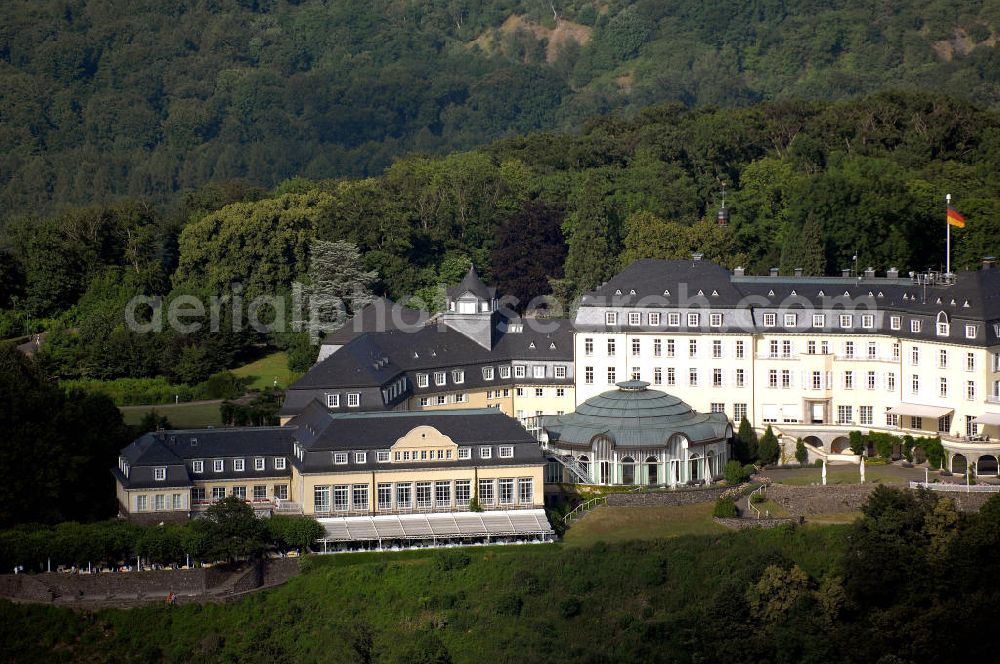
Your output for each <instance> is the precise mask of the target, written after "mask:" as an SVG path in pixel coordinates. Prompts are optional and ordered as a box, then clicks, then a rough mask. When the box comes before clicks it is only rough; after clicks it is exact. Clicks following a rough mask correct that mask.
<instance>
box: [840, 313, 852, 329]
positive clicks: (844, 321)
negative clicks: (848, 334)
mask: <svg viewBox="0 0 1000 664" xmlns="http://www.w3.org/2000/svg"><path fill="white" fill-rule="evenodd" d="M853 326H854V316H852V315H851V314H840V327H842V328H843V329H845V330H849V329H851V328H852V327H853Z"/></svg>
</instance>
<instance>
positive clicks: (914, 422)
mask: <svg viewBox="0 0 1000 664" xmlns="http://www.w3.org/2000/svg"><path fill="white" fill-rule="evenodd" d="M910 428H911V429H923V428H924V418H922V417H911V418H910Z"/></svg>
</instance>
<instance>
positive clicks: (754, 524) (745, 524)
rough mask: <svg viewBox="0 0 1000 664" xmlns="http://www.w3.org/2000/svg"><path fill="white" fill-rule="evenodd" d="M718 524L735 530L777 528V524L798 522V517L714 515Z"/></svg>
mask: <svg viewBox="0 0 1000 664" xmlns="http://www.w3.org/2000/svg"><path fill="white" fill-rule="evenodd" d="M712 520H713V521H715V522H716V523H717V524H719V525H722V526H725V527H726V528H732V529H733V530H746V529H748V528H775V527H777V526H783V525H785V524H786V523H796V522H797V521H798V519H775V518H767V519H720V518H719V517H713V519H712Z"/></svg>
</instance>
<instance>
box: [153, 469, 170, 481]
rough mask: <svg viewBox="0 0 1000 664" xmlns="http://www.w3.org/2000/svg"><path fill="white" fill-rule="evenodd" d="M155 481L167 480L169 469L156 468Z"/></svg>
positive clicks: (154, 472)
mask: <svg viewBox="0 0 1000 664" xmlns="http://www.w3.org/2000/svg"><path fill="white" fill-rule="evenodd" d="M153 479H154V480H156V481H158V482H162V481H163V480H165V479H167V469H166V468H154V469H153Z"/></svg>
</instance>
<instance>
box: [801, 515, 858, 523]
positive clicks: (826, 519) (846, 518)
mask: <svg viewBox="0 0 1000 664" xmlns="http://www.w3.org/2000/svg"><path fill="white" fill-rule="evenodd" d="M860 518H861V512H829V513H827V514H814V515H812V516H808V517H806V523H814V524H817V525H821V526H829V525H833V524H841V523H854V522H855V521H857V520H858V519H860Z"/></svg>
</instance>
